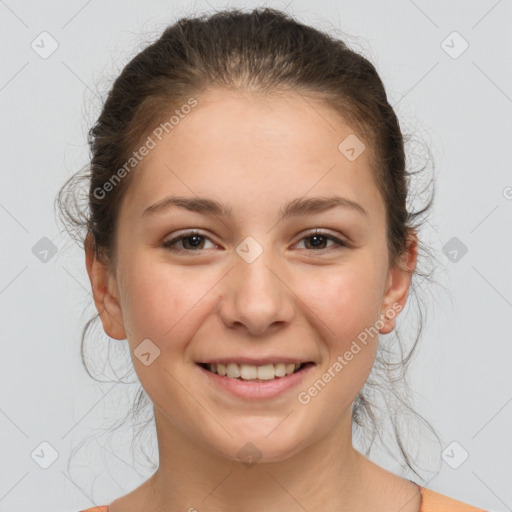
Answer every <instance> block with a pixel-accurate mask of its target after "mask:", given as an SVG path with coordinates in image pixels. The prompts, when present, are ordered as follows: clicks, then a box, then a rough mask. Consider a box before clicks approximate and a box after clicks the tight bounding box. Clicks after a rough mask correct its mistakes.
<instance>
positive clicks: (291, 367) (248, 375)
mask: <svg viewBox="0 0 512 512" xmlns="http://www.w3.org/2000/svg"><path fill="white" fill-rule="evenodd" d="M299 367H300V363H277V364H265V365H262V366H254V365H252V364H240V365H239V364H237V363H228V364H227V365H225V364H222V363H218V364H209V365H208V369H209V370H210V371H211V372H212V373H217V374H219V375H222V376H226V377H229V378H231V379H243V380H254V379H259V380H272V379H275V378H276V377H284V376H285V375H290V374H292V373H293V372H294V371H295V370H297V369H298V368H299Z"/></svg>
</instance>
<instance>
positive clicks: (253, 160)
mask: <svg viewBox="0 0 512 512" xmlns="http://www.w3.org/2000/svg"><path fill="white" fill-rule="evenodd" d="M90 146H91V151H92V160H91V162H90V176H89V178H90V183H89V205H88V206H89V213H88V216H87V221H86V226H85V227H86V230H87V233H86V237H85V239H84V248H85V251H86V266H87V272H88V275H89V278H90V281H91V286H92V291H93V295H94V301H95V305H96V308H97V310H98V313H99V316H100V318H101V322H102V325H103V329H104V331H105V332H106V334H107V335H108V336H109V337H111V338H114V339H117V340H127V343H128V344H129V347H130V352H131V355H132V361H133V365H134V369H135V371H136V373H137V376H138V378H139V380H140V383H141V385H142V387H143V389H144V391H145V392H146V393H147V395H148V396H149V398H150V399H151V401H152V403H153V410H154V418H155V425H156V430H157V437H158V449H159V467H158V469H157V471H156V472H155V473H154V475H153V476H152V477H151V478H150V479H149V480H147V481H146V482H145V483H143V484H142V485H141V486H140V487H138V488H136V489H135V490H134V491H133V492H131V493H129V494H127V495H125V496H122V497H120V498H118V499H116V500H114V501H113V502H112V503H111V504H109V505H108V506H101V507H96V508H92V509H89V511H90V512H92V511H98V512H107V511H108V512H142V511H144V512H157V511H159V512H160V511H164V510H165V511H178V510H180V511H195V510H197V511H200V512H201V511H208V512H214V511H215V512H217V511H222V512H227V511H238V512H239V511H244V512H252V511H262V510H264V511H266V512H272V511H277V510H279V511H281V510H288V511H291V510H297V511H315V512H316V511H337V510H340V511H341V510H350V511H353V512H368V511H370V510H379V511H380V512H398V511H400V512H418V511H423V512H433V511H441V510H442V511H444V512H449V511H476V510H479V509H477V508H475V507H472V506H470V505H467V504H464V503H462V502H460V501H457V500H454V499H452V498H449V497H447V496H443V495H441V494H439V493H436V492H434V491H433V490H429V489H427V488H426V487H423V486H421V485H419V484H417V483H415V482H413V481H412V480H410V479H408V478H403V477H400V476H399V475H396V474H394V473H392V472H390V471H387V470H385V469H384V468H382V467H380V466H379V465H377V464H376V463H374V462H372V461H371V460H370V459H369V458H367V457H366V456H365V455H363V454H362V453H360V452H359V451H358V450H356V449H355V448H354V447H353V444H352V429H353V427H354V426H356V427H357V426H358V425H359V424H360V423H361V422H362V414H363V413H364V411H367V412H368V411H370V412H371V402H370V400H369V398H368V397H367V395H365V390H366V389H367V386H369V377H370V372H371V371H372V368H373V369H374V367H375V366H376V362H379V361H380V362H381V364H380V366H381V367H382V361H381V360H380V358H381V354H380V353H379V351H378V348H379V334H388V333H391V332H392V331H393V330H394V329H395V324H396V321H397V317H398V315H399V314H400V312H401V311H402V309H403V308H404V306H405V304H406V301H407V298H408V294H409V289H410V287H411V280H412V278H413V276H414V275H415V273H416V272H417V270H416V269H417V259H418V253H419V248H420V247H421V244H420V240H419V237H418V225H419V224H415V223H414V221H415V220H417V219H418V218H419V215H420V214H422V213H424V211H426V210H427V208H425V209H424V210H423V211H421V212H411V211H408V209H407V206H406V201H407V199H408V191H409V176H410V174H409V172H408V171H407V170H406V168H405V155H404V142H403V137H402V133H401V130H400V127H399V123H398V120H397V118H396V116H395V113H394V111H393V109H392V107H391V106H390V105H389V103H388V101H387V98H386V93H385V90H384V87H383V84H382V82H381V80H380V78H379V76H378V74H377V72H376V70H375V68H374V66H373V65H372V64H371V63H370V62H368V60H366V59H365V58H363V57H362V56H361V55H359V54H357V53H355V52H354V51H352V50H350V49H349V48H348V47H347V46H346V44H345V43H344V42H342V41H341V40H337V39H334V38H332V37H331V36H329V35H327V34H324V33H321V32H319V31H317V30H315V29H313V28H311V27H308V26H305V25H303V24H301V23H299V22H297V21H296V20H293V19H292V18H290V17H289V16H287V15H285V14H283V13H281V12H279V11H275V10H271V9H259V10H255V11H253V12H251V13H242V12H240V11H237V10H230V11H223V12H219V13H216V14H215V15H212V16H210V17H202V18H193V19H190V18H188V19H181V20H179V21H178V22H177V23H176V24H174V25H172V26H170V27H168V28H167V29H166V30H165V31H164V33H163V34H162V36H161V37H160V38H159V39H158V41H156V42H155V43H154V44H152V45H150V46H149V47H147V48H146V49H144V50H143V51H142V52H140V53H139V54H138V55H137V56H136V57H135V58H134V59H133V60H132V61H131V62H130V63H129V64H128V65H127V66H126V67H125V68H124V69H123V71H122V73H121V74H120V76H119V77H118V78H117V80H116V81H115V83H114V85H113V87H112V89H111V91H110V94H109V96H108V98H107V100H106V102H105V104H104V107H103V111H102V112H101V115H100V117H99V119H98V120H97V122H96V124H95V125H94V126H93V128H92V129H91V132H90ZM404 364H405V361H404ZM363 388H364V389H363ZM407 463H409V462H408V461H407Z"/></svg>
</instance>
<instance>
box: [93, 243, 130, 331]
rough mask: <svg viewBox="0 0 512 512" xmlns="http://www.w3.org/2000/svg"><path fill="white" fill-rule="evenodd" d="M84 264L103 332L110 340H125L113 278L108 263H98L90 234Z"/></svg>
mask: <svg viewBox="0 0 512 512" xmlns="http://www.w3.org/2000/svg"><path fill="white" fill-rule="evenodd" d="M85 264H86V267H87V274H88V275H89V280H90V282H91V288H92V294H93V298H94V304H95V306H96V310H97V311H98V313H99V315H100V319H101V323H102V325H103V330H104V331H105V333H106V334H107V336H109V337H110V338H113V339H116V340H124V339H126V331H125V328H124V321H123V315H122V311H121V306H120V304H119V297H118V293H117V286H116V282H115V278H114V277H113V276H112V272H111V269H110V268H109V266H108V263H107V262H103V261H100V260H99V259H98V257H97V256H96V254H95V250H94V243H93V242H92V236H91V234H88V235H87V238H86V244H85Z"/></svg>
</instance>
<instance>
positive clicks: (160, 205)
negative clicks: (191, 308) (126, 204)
mask: <svg viewBox="0 0 512 512" xmlns="http://www.w3.org/2000/svg"><path fill="white" fill-rule="evenodd" d="M173 207H177V208H183V209H185V210H189V211H191V212H196V213H201V214H205V215H213V216H215V217H225V218H232V217H233V210H232V209H231V208H230V207H229V206H227V205H225V204H223V203H219V202H218V201H215V200H213V199H207V198H205V197H182V196H169V197H165V198H163V199H161V200H160V201H157V202H156V203H154V204H152V205H151V206H148V207H147V208H146V209H145V210H144V211H143V212H142V217H147V216H150V215H154V214H156V213H161V212H165V211H167V210H168V209H170V208H173ZM336 207H344V208H349V209H351V210H353V211H355V212H359V213H360V214H362V215H365V216H366V217H368V216H369V215H368V212H367V211H366V210H365V209H364V208H363V207H362V206H361V205H360V204H359V203H356V202H355V201H352V200H350V199H347V198H344V197H339V196H329V197H308V198H303V197H299V198H297V199H293V200H292V201H290V202H289V203H287V204H286V205H285V206H284V207H282V208H281V209H280V214H281V217H282V219H287V218H289V217H294V216H299V215H309V214H313V213H321V212H325V211H327V210H331V209H333V208H336Z"/></svg>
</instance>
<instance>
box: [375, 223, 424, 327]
mask: <svg viewBox="0 0 512 512" xmlns="http://www.w3.org/2000/svg"><path fill="white" fill-rule="evenodd" d="M417 257H418V237H417V234H416V233H415V232H414V231H411V232H410V234H409V236H408V240H407V247H406V250H405V251H404V253H403V255H402V257H401V258H400V261H399V262H398V264H397V265H395V266H394V267H393V268H392V269H391V270H390V271H389V275H388V281H387V283H386V292H385V295H384V300H383V303H382V307H381V316H380V318H381V319H382V322H381V323H384V325H383V327H382V328H381V329H379V332H380V333H381V334H388V333H390V332H391V331H393V329H394V328H395V325H396V318H397V317H398V315H399V314H400V312H401V311H402V310H403V309H404V308H405V303H406V302H407V297H408V294H409V289H410V285H411V279H412V275H413V273H414V269H415V268H416V262H417Z"/></svg>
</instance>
